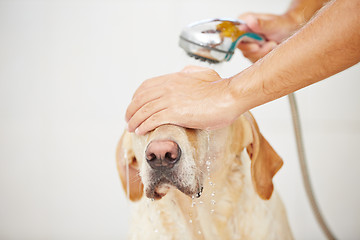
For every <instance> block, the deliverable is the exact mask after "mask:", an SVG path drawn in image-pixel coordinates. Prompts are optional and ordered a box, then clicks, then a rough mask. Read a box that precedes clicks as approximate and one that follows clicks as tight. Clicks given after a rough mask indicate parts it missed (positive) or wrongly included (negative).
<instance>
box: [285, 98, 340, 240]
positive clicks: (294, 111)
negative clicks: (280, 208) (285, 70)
mask: <svg viewBox="0 0 360 240" xmlns="http://www.w3.org/2000/svg"><path fill="white" fill-rule="evenodd" d="M288 98H289V102H290V108H291V116H292V120H293V126H294V132H295V138H296V145H297V151H298V156H299V163H300V168H301V174H302V180H303V184H304V187H305V191H306V195H307V197H308V200H309V202H310V206H311V208H312V211H313V213H314V215H315V218H316V220H317V222H318V223H319V225H320V227H321V229H322V231H323V232H324V234H325V235H326V237H327V239H329V240H330V239H331V240H333V239H336V238H335V236H334V235H333V234H332V232H331V231H330V229H329V227H328V226H327V224H326V222H325V219H324V217H323V215H322V214H321V211H320V208H319V206H318V204H317V202H316V199H315V196H314V191H313V189H312V186H311V182H310V176H309V172H308V168H307V165H306V157H305V149H304V142H303V138H302V134H301V133H302V131H301V125H300V117H299V111H298V107H297V104H296V98H295V94H294V93H290V94H289V95H288Z"/></svg>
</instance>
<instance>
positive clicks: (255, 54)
mask: <svg viewBox="0 0 360 240" xmlns="http://www.w3.org/2000/svg"><path fill="white" fill-rule="evenodd" d="M276 46H277V43H276V42H274V41H268V42H266V43H264V44H263V45H262V46H260V45H259V44H257V43H239V45H238V48H239V49H240V50H241V51H242V53H243V55H244V57H246V58H248V59H249V60H250V61H251V62H256V61H257V60H259V59H260V58H263V57H264V56H265V55H266V54H268V53H269V52H271V50H273V49H274V48H275V47H276Z"/></svg>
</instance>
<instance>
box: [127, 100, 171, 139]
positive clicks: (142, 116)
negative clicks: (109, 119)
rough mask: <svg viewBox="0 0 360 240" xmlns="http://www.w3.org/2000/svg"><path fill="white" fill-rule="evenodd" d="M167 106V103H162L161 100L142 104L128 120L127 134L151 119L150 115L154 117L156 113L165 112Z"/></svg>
mask: <svg viewBox="0 0 360 240" xmlns="http://www.w3.org/2000/svg"><path fill="white" fill-rule="evenodd" d="M167 105H168V102H167V101H163V99H156V100H153V101H151V102H148V103H146V104H144V105H143V106H142V107H141V108H140V109H138V110H137V111H136V112H135V114H134V115H133V116H132V117H131V118H130V120H129V122H128V131H129V132H133V131H135V129H137V128H138V127H139V126H140V125H142V124H143V123H144V122H146V120H147V119H149V118H151V116H152V115H156V114H157V113H158V112H161V111H163V110H165V109H166V107H167ZM151 119H152V120H154V118H151ZM155 119H156V118H155ZM145 126H146V125H145ZM145 128H146V129H148V128H147V127H145ZM140 129H144V127H142V128H140Z"/></svg>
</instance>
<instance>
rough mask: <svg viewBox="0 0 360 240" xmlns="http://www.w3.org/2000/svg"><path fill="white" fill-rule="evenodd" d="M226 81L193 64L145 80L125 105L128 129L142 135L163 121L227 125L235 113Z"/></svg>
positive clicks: (199, 126) (210, 126) (204, 126)
mask: <svg viewBox="0 0 360 240" xmlns="http://www.w3.org/2000/svg"><path fill="white" fill-rule="evenodd" d="M229 81H230V80H229V79H222V78H221V77H220V76H219V75H218V74H217V73H216V72H215V71H214V70H212V69H209V68H203V67H196V66H189V67H186V68H184V69H183V70H182V71H180V72H177V73H172V74H168V75H164V76H160V77H155V78H152V79H149V80H146V81H145V82H143V83H142V84H141V86H140V87H139V88H138V89H137V90H136V92H135V94H134V96H133V99H132V101H131V103H130V105H129V106H128V109H127V112H126V121H127V123H128V130H129V131H130V132H132V131H135V132H136V133H137V134H139V135H143V134H145V133H147V132H148V131H151V130H153V129H154V128H156V127H158V126H160V125H163V124H174V125H180V126H182V127H187V128H196V129H216V128H220V127H223V126H226V125H229V124H231V123H232V122H233V121H234V120H235V119H236V118H237V117H238V114H237V113H238V111H237V110H236V109H237V108H238V106H236V105H237V104H236V101H235V99H234V97H233V96H232V90H231V89H230V87H229Z"/></svg>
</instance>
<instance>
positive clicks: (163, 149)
mask: <svg viewBox="0 0 360 240" xmlns="http://www.w3.org/2000/svg"><path fill="white" fill-rule="evenodd" d="M145 156H146V161H147V162H148V163H149V165H150V166H151V167H152V168H153V169H159V168H163V167H165V168H168V169H170V168H172V167H173V166H174V165H175V163H176V162H177V161H179V159H180V156H181V150H180V148H179V145H178V144H177V143H176V142H173V141H170V140H153V141H151V142H150V143H149V145H148V146H147V148H146V151H145Z"/></svg>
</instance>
